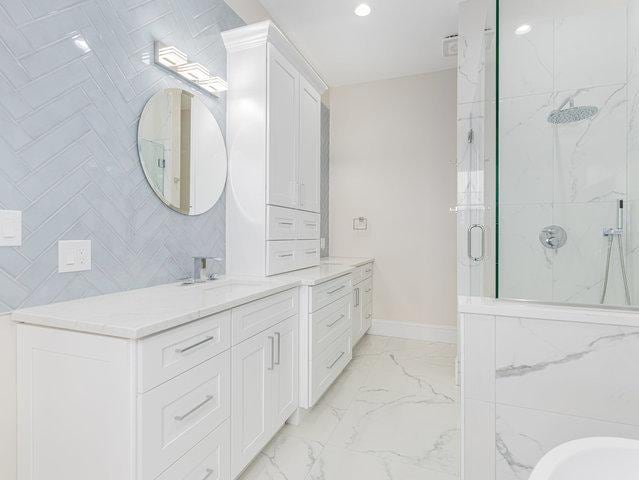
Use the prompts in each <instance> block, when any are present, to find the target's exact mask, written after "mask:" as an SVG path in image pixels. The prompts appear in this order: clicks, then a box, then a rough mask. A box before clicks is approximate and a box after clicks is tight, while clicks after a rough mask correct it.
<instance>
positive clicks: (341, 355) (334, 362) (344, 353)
mask: <svg viewBox="0 0 639 480" xmlns="http://www.w3.org/2000/svg"><path fill="white" fill-rule="evenodd" d="M344 355H346V352H342V353H340V354H339V355H338V356H337V358H336V359H335V360H333V363H331V364H330V365H329V366H328V367H326V369H327V370H330V369H331V368H333V367H334V366H335V364H336V363H337V362H339V360H340V358H342V357H343V356H344Z"/></svg>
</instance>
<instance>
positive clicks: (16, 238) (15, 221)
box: [0, 210, 22, 247]
mask: <svg viewBox="0 0 639 480" xmlns="http://www.w3.org/2000/svg"><path fill="white" fill-rule="evenodd" d="M20 245H22V212H20V211H18V210H0V247H19V246H20Z"/></svg>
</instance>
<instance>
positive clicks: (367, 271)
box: [360, 263, 373, 280]
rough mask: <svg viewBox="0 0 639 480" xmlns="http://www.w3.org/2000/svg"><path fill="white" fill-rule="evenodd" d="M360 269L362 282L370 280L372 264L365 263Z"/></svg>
mask: <svg viewBox="0 0 639 480" xmlns="http://www.w3.org/2000/svg"><path fill="white" fill-rule="evenodd" d="M360 268H361V269H362V280H365V279H367V278H370V277H372V276H373V264H372V263H367V264H366V265H364V266H362V267H360Z"/></svg>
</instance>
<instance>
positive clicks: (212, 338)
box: [175, 337, 215, 353]
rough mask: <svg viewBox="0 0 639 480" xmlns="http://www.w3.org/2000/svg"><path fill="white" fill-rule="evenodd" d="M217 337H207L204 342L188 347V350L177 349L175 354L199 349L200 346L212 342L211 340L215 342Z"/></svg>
mask: <svg viewBox="0 0 639 480" xmlns="http://www.w3.org/2000/svg"><path fill="white" fill-rule="evenodd" d="M214 339H215V337H206V338H205V339H204V340H202V341H200V342H197V343H194V344H193V345H191V346H189V347H186V348H176V349H175V353H186V352H188V351H189V350H193V349H194V348H195V347H199V346H200V345H204V344H205V343H208V342H210V341H211V340H214Z"/></svg>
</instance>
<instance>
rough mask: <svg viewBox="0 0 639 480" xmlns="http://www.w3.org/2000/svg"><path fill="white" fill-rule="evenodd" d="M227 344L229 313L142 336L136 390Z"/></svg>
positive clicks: (196, 362) (161, 380)
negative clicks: (149, 335) (156, 333)
mask: <svg viewBox="0 0 639 480" xmlns="http://www.w3.org/2000/svg"><path fill="white" fill-rule="evenodd" d="M230 346H231V312H223V313H220V314H217V315H211V316H210V317H205V318H202V319H201V320H197V321H195V322H191V323H188V324H186V325H183V326H181V327H178V328H174V329H172V330H169V331H167V332H164V333H161V334H159V335H154V336H152V337H148V338H145V339H143V340H141V341H140V343H139V346H138V358H139V364H138V372H139V376H138V378H139V384H138V391H139V392H147V391H149V390H151V389H152V388H154V387H157V386H158V385H160V384H162V383H164V382H166V381H167V380H170V379H172V378H175V377H177V376H178V375H179V374H181V373H183V372H186V371H187V370H189V369H191V368H193V367H195V366H196V365H199V364H200V363H202V362H204V361H206V360H208V359H209V358H213V357H214V356H215V355H217V354H219V353H221V352H223V351H224V350H228V349H229V347H230Z"/></svg>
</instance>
